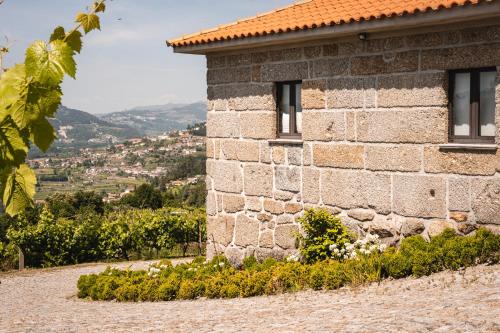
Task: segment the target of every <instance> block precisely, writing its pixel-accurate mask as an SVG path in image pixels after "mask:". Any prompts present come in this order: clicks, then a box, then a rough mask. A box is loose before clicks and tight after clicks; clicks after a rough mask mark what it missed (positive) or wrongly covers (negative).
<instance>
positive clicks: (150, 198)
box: [120, 184, 163, 209]
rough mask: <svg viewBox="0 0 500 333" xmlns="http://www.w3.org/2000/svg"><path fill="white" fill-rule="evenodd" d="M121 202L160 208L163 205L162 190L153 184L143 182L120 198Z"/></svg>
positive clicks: (141, 206)
mask: <svg viewBox="0 0 500 333" xmlns="http://www.w3.org/2000/svg"><path fill="white" fill-rule="evenodd" d="M120 201H121V203H123V204H126V205H129V206H132V207H135V208H151V209H158V208H161V207H162V206H163V200H162V196H161V192H160V191H159V190H158V189H156V188H155V187H154V186H153V185H151V184H142V185H141V186H139V187H138V188H136V189H135V191H134V192H132V193H129V194H127V195H125V196H123V198H122V199H121V200H120Z"/></svg>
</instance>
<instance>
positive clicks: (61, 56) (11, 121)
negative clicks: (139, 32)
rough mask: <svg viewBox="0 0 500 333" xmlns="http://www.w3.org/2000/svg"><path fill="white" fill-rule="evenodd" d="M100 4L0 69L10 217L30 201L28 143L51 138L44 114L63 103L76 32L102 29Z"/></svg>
mask: <svg viewBox="0 0 500 333" xmlns="http://www.w3.org/2000/svg"><path fill="white" fill-rule="evenodd" d="M104 3H105V0H98V1H95V2H94V4H93V6H91V7H90V9H89V12H88V13H78V14H77V16H76V19H75V21H76V23H77V25H76V26H75V27H74V28H73V29H72V30H70V31H69V32H66V31H65V29H64V28H63V27H60V26H59V27H57V28H56V29H55V30H54V32H53V33H52V35H51V36H50V39H49V41H48V42H46V41H35V42H33V43H32V44H31V45H30V46H29V47H28V49H27V50H26V58H25V60H24V63H22V64H17V65H14V66H13V67H11V68H8V69H7V70H5V72H3V69H2V70H0V75H1V77H0V199H1V201H2V203H3V205H4V206H5V212H6V213H7V214H9V215H11V216H15V215H18V214H19V213H21V212H23V211H24V209H25V208H27V207H30V206H32V205H33V196H34V194H35V185H36V176H35V173H34V171H33V170H31V169H30V167H29V166H28V164H26V162H25V161H26V157H27V154H28V151H29V149H30V147H31V146H32V145H35V146H37V147H38V148H40V149H41V150H42V151H47V149H48V148H49V147H50V145H51V144H52V142H53V141H54V140H55V138H56V132H55V130H54V128H53V127H52V125H51V124H50V123H49V121H48V118H51V117H53V116H54V114H55V113H56V111H57V108H58V107H59V105H60V104H61V96H62V91H61V83H62V81H63V78H64V75H65V74H66V75H68V76H70V77H72V78H75V75H76V63H75V60H74V56H75V54H76V53H79V52H80V51H81V49H82V36H83V34H82V32H81V31H80V30H83V33H84V34H87V33H89V32H90V31H92V30H94V29H100V21H99V16H98V15H97V14H98V13H100V12H104V10H105V4H104ZM6 52H8V48H4V47H0V58H2V56H3V55H4V54H5V53H6ZM2 72H3V73H2Z"/></svg>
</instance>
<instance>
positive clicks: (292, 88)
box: [275, 80, 302, 139]
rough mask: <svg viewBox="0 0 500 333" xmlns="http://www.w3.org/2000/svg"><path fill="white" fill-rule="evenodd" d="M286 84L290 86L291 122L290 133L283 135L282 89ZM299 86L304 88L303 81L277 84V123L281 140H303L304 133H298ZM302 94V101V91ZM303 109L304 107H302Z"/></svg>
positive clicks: (277, 133) (277, 134)
mask: <svg viewBox="0 0 500 333" xmlns="http://www.w3.org/2000/svg"><path fill="white" fill-rule="evenodd" d="M285 84H289V85H290V101H289V110H288V111H289V113H290V122H289V124H288V125H289V128H290V133H281V124H282V117H283V112H282V110H281V97H282V96H281V95H282V91H283V89H282V87H283V85H285ZM297 84H300V85H301V87H302V81H301V80H294V81H281V82H276V83H275V88H276V111H277V113H278V114H277V117H276V118H277V122H276V125H277V126H276V136H277V137H278V138H280V139H302V133H299V132H297V115H296V106H297V105H296V104H297V100H296V97H297V95H296V92H297V91H296V89H297ZM300 94H301V99H302V91H301V92H300ZM301 107H302V106H301Z"/></svg>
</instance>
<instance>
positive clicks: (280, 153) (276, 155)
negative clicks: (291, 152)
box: [272, 146, 285, 164]
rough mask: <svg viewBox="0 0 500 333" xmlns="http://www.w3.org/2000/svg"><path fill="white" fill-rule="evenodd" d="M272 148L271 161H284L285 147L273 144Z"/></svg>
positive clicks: (281, 162)
mask: <svg viewBox="0 0 500 333" xmlns="http://www.w3.org/2000/svg"><path fill="white" fill-rule="evenodd" d="M272 148H273V162H274V163H275V164H283V163H285V147H283V146H274V147H272Z"/></svg>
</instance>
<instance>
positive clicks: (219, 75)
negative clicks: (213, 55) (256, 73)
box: [207, 66, 252, 85]
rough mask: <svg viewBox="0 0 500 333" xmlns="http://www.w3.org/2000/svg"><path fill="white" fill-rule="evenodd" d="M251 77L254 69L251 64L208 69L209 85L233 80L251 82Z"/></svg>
mask: <svg viewBox="0 0 500 333" xmlns="http://www.w3.org/2000/svg"><path fill="white" fill-rule="evenodd" d="M251 78H252V69H251V67H250V66H247V67H233V68H220V69H219V68H218V69H208V70H207V83H208V84H209V85H211V84H222V83H233V82H249V81H250V80H251Z"/></svg>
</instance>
